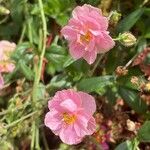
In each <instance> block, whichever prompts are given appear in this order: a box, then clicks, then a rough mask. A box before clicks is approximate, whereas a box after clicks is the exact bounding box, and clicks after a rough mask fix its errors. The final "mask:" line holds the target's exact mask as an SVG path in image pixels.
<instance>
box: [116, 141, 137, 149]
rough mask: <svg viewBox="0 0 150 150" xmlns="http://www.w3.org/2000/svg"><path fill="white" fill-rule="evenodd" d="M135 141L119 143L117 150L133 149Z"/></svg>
mask: <svg viewBox="0 0 150 150" xmlns="http://www.w3.org/2000/svg"><path fill="white" fill-rule="evenodd" d="M133 146H134V145H133V143H132V142H131V141H128V140H127V141H125V142H123V143H121V144H119V145H118V146H117V147H116V148H115V150H133Z"/></svg>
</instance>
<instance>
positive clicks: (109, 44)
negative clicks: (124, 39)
mask: <svg viewBox="0 0 150 150" xmlns="http://www.w3.org/2000/svg"><path fill="white" fill-rule="evenodd" d="M96 43H97V49H98V53H104V52H107V51H109V50H110V49H112V48H113V47H114V46H115V42H114V41H113V39H112V38H111V37H110V36H109V35H108V32H102V34H101V35H99V36H97V38H96Z"/></svg>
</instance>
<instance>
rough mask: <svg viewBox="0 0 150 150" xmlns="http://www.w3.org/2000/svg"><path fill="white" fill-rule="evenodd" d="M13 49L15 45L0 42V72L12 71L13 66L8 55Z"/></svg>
mask: <svg viewBox="0 0 150 150" xmlns="http://www.w3.org/2000/svg"><path fill="white" fill-rule="evenodd" d="M15 48H16V44H15V43H10V42H9V41H0V72H12V71H13V70H14V68H15V65H14V63H13V62H12V60H10V55H11V53H12V52H13V51H14V50H15Z"/></svg>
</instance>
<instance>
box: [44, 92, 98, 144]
mask: <svg viewBox="0 0 150 150" xmlns="http://www.w3.org/2000/svg"><path fill="white" fill-rule="evenodd" d="M48 107H49V110H50V111H49V112H48V113H47V114H46V116H45V121H44V122H45V125H46V126H47V127H49V128H50V129H51V130H52V131H53V133H54V134H56V135H59V136H60V139H61V140H62V141H63V142H64V143H66V144H70V145H71V144H78V143H80V142H81V141H82V139H83V137H84V136H85V135H91V134H93V133H94V132H95V130H96V123H95V119H94V118H93V113H94V112H95V110H96V104H95V99H94V98H93V97H92V96H91V95H89V94H87V93H84V92H76V91H74V90H72V89H69V90H62V91H58V92H57V93H56V94H55V96H54V97H53V98H52V100H50V101H49V102H48Z"/></svg>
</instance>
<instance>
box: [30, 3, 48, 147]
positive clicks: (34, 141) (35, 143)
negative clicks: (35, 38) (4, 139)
mask: <svg viewBox="0 0 150 150" xmlns="http://www.w3.org/2000/svg"><path fill="white" fill-rule="evenodd" d="M38 5H39V8H40V13H41V19H42V30H43V36H41V35H40V38H42V39H41V41H42V44H41V42H39V45H38V47H39V48H41V54H40V59H39V65H38V63H35V66H34V69H35V78H34V84H33V93H32V100H33V102H34V103H36V100H37V89H38V84H39V82H40V77H41V71H42V63H43V59H44V55H45V49H46V34H47V25H46V18H45V14H44V9H43V3H42V0H38ZM40 34H41V31H40ZM36 122H37V120H35V121H34V122H33V125H32V140H31V149H34V147H35V148H37V149H40V147H39V143H38V140H39V139H37V138H39V137H37V138H36V137H35V136H38V134H39V129H37V127H36Z"/></svg>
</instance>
